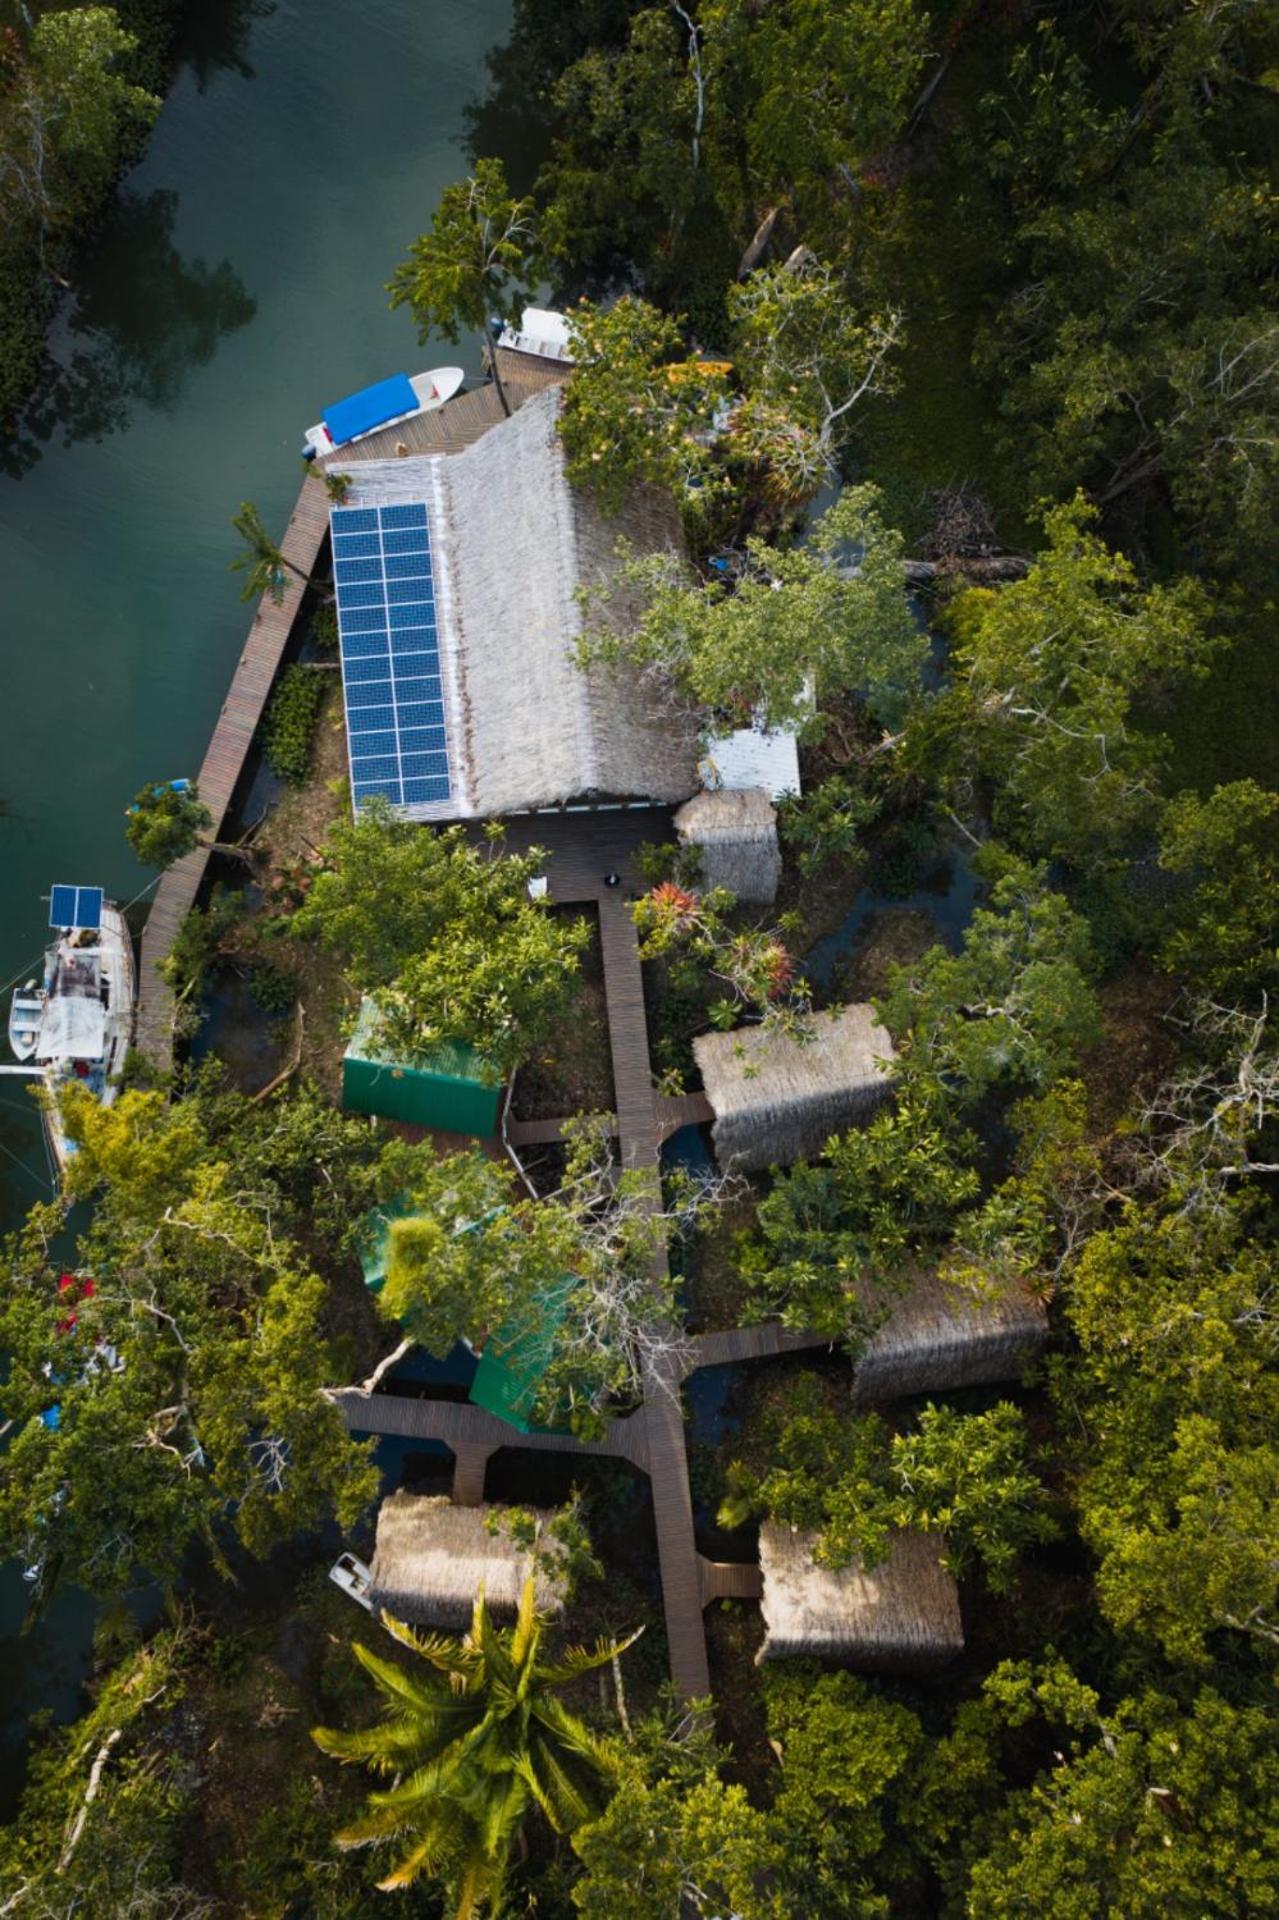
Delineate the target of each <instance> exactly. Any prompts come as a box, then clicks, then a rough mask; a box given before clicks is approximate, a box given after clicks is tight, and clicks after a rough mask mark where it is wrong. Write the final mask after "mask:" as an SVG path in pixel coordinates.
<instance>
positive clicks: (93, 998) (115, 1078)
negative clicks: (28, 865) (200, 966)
mask: <svg viewBox="0 0 1279 1920" xmlns="http://www.w3.org/2000/svg"><path fill="white" fill-rule="evenodd" d="M49 925H50V927H51V928H52V929H53V930H54V932H55V933H56V935H57V938H56V939H55V941H54V942H53V944H52V946H50V947H49V948H48V950H47V952H46V953H45V957H44V972H43V975H42V976H41V977H40V978H39V979H33V980H28V981H27V983H26V985H25V986H21V987H19V988H18V989H17V991H16V992H15V993H14V995H13V999H12V1001H11V1002H10V1006H9V1046H10V1048H11V1049H12V1052H13V1056H14V1059H15V1060H16V1061H18V1062H19V1064H18V1065H17V1066H16V1067H8V1068H4V1069H0V1071H4V1072H8V1073H17V1074H27V1075H30V1076H31V1077H32V1078H37V1079H40V1080H43V1082H44V1086H45V1090H46V1092H47V1093H48V1095H49V1098H48V1099H47V1100H46V1101H45V1102H44V1103H43V1105H44V1125H45V1134H46V1136H47V1138H48V1141H49V1147H50V1150H51V1151H52V1154H53V1158H54V1162H55V1164H56V1166H57V1168H58V1170H59V1172H61V1171H62V1169H63V1168H64V1167H65V1166H66V1163H67V1160H68V1157H69V1156H70V1155H71V1154H72V1153H74V1151H75V1147H74V1145H73V1143H72V1142H71V1141H69V1140H68V1139H67V1138H66V1135H65V1134H64V1132H63V1129H62V1123H61V1120H60V1118H59V1115H58V1095H59V1093H60V1092H61V1091H62V1089H63V1088H64V1087H65V1086H67V1085H69V1084H71V1083H72V1082H75V1083H77V1084H78V1085H80V1086H83V1087H86V1088H87V1089H88V1091H89V1092H90V1093H91V1094H93V1096H94V1098H95V1099H97V1100H100V1101H101V1102H102V1104H103V1106H110V1105H111V1103H112V1101H113V1100H114V1099H115V1097H116V1094H117V1092H118V1090H119V1083H120V1074H121V1072H122V1070H123V1067H124V1058H125V1055H126V1053H127V1052H128V1050H129V1042H130V1040H131V1038H132V1035H133V1003H134V971H133V943H132V941H131V940H130V938H129V930H128V928H127V926H126V925H125V922H124V915H123V914H122V913H121V912H120V909H119V908H118V907H115V906H112V904H111V903H110V902H109V901H108V900H107V899H106V898H105V896H104V894H103V891H102V888H101V887H71V886H55V887H53V888H52V889H51V891H50V896H49Z"/></svg>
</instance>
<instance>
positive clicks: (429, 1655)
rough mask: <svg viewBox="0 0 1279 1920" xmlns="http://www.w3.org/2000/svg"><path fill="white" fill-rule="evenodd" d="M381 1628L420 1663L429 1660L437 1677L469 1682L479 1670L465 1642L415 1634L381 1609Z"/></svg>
mask: <svg viewBox="0 0 1279 1920" xmlns="http://www.w3.org/2000/svg"><path fill="white" fill-rule="evenodd" d="M382 1625H383V1626H384V1627H385V1628H386V1630H387V1632H388V1633H389V1634H391V1635H392V1637H393V1638H394V1639H396V1640H398V1641H399V1643H400V1645H401V1646H402V1647H409V1648H410V1649H411V1650H412V1651H413V1652H414V1653H416V1654H420V1655H421V1657H422V1659H423V1660H429V1661H430V1663H431V1665H432V1666H433V1667H437V1668H438V1669H439V1670H440V1672H441V1673H448V1674H461V1675H462V1676H463V1677H464V1678H466V1679H469V1678H470V1677H471V1675H472V1674H474V1673H475V1671H476V1669H477V1668H478V1666H479V1659H478V1656H477V1653H476V1651H475V1649H474V1648H472V1647H471V1646H469V1645H468V1643H467V1642H466V1641H465V1640H457V1639H455V1638H454V1637H453V1635H452V1634H445V1633H418V1632H417V1630H416V1629H415V1628H414V1627H411V1626H409V1625H408V1623H407V1621H404V1620H397V1619H396V1618H395V1617H394V1615H393V1614H389V1613H388V1612H387V1611H386V1609H385V1607H384V1608H383V1609H382Z"/></svg>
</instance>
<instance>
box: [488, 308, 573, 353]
mask: <svg viewBox="0 0 1279 1920" xmlns="http://www.w3.org/2000/svg"><path fill="white" fill-rule="evenodd" d="M497 344H498V346H499V347H504V348H505V349H506V351H507V353H527V354H531V355H532V357H533V358H534V359H535V360H560V361H562V362H563V363H564V365H565V366H570V367H571V366H572V364H573V343H572V339H571V337H570V335H569V330H568V315H567V314H566V313H559V312H557V311H556V309H555V308H554V307H525V309H524V311H523V313H522V314H521V315H520V324H519V326H518V327H503V328H502V331H501V333H499V335H498V337H497Z"/></svg>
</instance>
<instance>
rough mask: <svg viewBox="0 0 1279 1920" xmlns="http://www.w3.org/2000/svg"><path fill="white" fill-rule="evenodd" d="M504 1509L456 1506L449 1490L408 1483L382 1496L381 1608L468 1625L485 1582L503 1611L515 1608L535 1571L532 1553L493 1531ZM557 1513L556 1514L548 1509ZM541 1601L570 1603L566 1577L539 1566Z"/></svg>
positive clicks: (376, 1599) (420, 1619) (377, 1561)
mask: <svg viewBox="0 0 1279 1920" xmlns="http://www.w3.org/2000/svg"><path fill="white" fill-rule="evenodd" d="M500 1511H501V1509H500V1508H492V1507H489V1508H485V1507H456V1506H454V1504H453V1502H452V1501H451V1500H449V1499H448V1498H447V1497H444V1496H436V1495H430V1494H421V1493H410V1492H408V1491H407V1490H406V1489H404V1488H401V1490H400V1491H399V1492H398V1493H393V1494H392V1495H391V1497H390V1498H389V1499H388V1500H384V1501H383V1502H382V1505H381V1507H380V1508H379V1510H378V1517H377V1545H376V1547H375V1549H374V1553H373V1566H372V1569H371V1571H372V1575H373V1586H372V1593H371V1595H370V1598H371V1599H372V1601H373V1604H374V1606H375V1607H385V1608H386V1610H387V1612H388V1613H390V1614H393V1615H394V1617H395V1618H396V1619H397V1620H407V1621H408V1622H409V1624H410V1625H411V1626H422V1627H450V1628H453V1629H458V1630H460V1629H462V1628H465V1627H469V1626H470V1624H471V1609H472V1607H473V1606H474V1603H475V1596H476V1594H477V1593H478V1592H479V1590H480V1587H481V1586H483V1588H484V1591H485V1593H486V1595H487V1596H488V1602H489V1605H490V1607H491V1608H492V1609H493V1611H494V1612H495V1613H497V1614H503V1613H506V1614H511V1613H514V1611H515V1609H516V1607H517V1605H518V1604H519V1597H520V1590H521V1588H522V1587H523V1585H524V1582H525V1580H526V1579H527V1578H528V1576H529V1574H530V1572H531V1571H532V1559H531V1556H530V1555H529V1554H527V1553H525V1552H523V1551H522V1550H521V1549H520V1548H519V1547H517V1546H515V1545H514V1544H513V1543H512V1542H511V1541H510V1540H509V1539H508V1538H507V1537H506V1535H505V1534H504V1533H496V1534H494V1533H490V1532H489V1531H488V1528H487V1527H486V1526H485V1524H484V1516H485V1513H486V1512H488V1513H492V1512H500ZM538 1517H539V1518H540V1519H542V1520H544V1521H545V1520H549V1519H550V1517H551V1516H550V1515H549V1514H540V1515H539V1516H538ZM536 1592H537V1604H538V1606H539V1608H540V1609H541V1611H542V1612H543V1613H546V1614H549V1615H552V1616H553V1615H555V1614H559V1613H562V1612H563V1610H564V1587H563V1583H562V1581H560V1580H558V1579H555V1578H553V1577H550V1576H548V1575H547V1573H546V1572H545V1570H544V1569H539V1571H538V1575H537V1587H536Z"/></svg>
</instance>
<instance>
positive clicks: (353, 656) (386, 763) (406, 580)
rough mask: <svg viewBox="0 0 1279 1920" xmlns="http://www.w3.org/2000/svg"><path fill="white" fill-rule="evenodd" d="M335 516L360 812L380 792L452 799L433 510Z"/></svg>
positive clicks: (355, 511) (402, 802)
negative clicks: (433, 550)
mask: <svg viewBox="0 0 1279 1920" xmlns="http://www.w3.org/2000/svg"><path fill="white" fill-rule="evenodd" d="M329 518H330V526H331V530H332V534H333V582H334V586H335V588H336V591H337V609H338V632H339V635H340V637H341V643H342V685H343V689H344V691H345V694H346V738H347V747H348V749H349V752H350V759H351V794H352V798H353V799H354V802H355V806H356V810H357V812H358V810H359V808H360V806H361V804H362V803H363V802H364V801H366V800H370V799H372V798H373V797H374V795H381V796H382V797H383V798H384V799H386V800H388V801H390V803H391V805H392V806H393V807H406V808H412V807H421V806H429V805H432V804H434V803H437V802H439V801H442V800H447V799H448V798H449V795H450V793H451V792H452V783H451V781H450V778H449V758H448V738H447V734H446V732H445V727H444V703H443V692H442V685H441V676H440V637H439V627H438V625H437V621H436V611H435V576H434V572H433V569H432V565H431V529H430V523H429V521H428V519H427V514H426V508H425V506H423V505H419V504H416V503H415V504H406V505H400V506H386V507H335V508H334V509H333V512H332V513H331V515H330V516H329Z"/></svg>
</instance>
